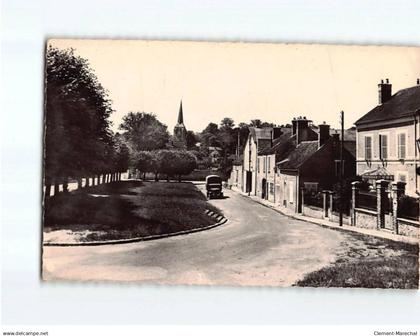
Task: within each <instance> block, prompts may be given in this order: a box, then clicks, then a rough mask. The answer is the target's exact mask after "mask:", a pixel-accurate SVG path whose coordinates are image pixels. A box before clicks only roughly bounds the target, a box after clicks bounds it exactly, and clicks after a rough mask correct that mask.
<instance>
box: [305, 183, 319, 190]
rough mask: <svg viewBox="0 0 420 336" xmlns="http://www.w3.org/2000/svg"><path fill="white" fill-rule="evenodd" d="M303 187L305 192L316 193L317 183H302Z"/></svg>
mask: <svg viewBox="0 0 420 336" xmlns="http://www.w3.org/2000/svg"><path fill="white" fill-rule="evenodd" d="M303 184H304V185H305V190H307V191H313V192H316V191H318V182H303Z"/></svg>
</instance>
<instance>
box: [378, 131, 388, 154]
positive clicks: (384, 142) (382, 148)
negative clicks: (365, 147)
mask: <svg viewBox="0 0 420 336" xmlns="http://www.w3.org/2000/svg"><path fill="white" fill-rule="evenodd" d="M379 157H380V159H381V160H386V159H387V158H388V136H387V135H385V134H379Z"/></svg>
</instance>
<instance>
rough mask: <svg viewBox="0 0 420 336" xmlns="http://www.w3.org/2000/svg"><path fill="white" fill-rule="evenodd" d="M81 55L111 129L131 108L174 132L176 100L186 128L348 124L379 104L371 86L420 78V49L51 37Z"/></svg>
mask: <svg viewBox="0 0 420 336" xmlns="http://www.w3.org/2000/svg"><path fill="white" fill-rule="evenodd" d="M49 43H50V44H52V45H54V46H56V47H59V48H67V47H73V48H74V49H75V52H76V54H78V55H80V56H82V57H84V58H87V59H88V60H89V62H90V65H91V67H92V69H93V70H94V71H95V73H96V75H97V76H98V79H99V81H100V82H101V83H102V85H103V86H104V87H105V88H106V89H107V90H108V91H109V92H110V97H111V99H112V101H113V107H114V109H115V111H116V112H115V113H114V114H113V115H112V116H111V119H112V121H113V123H114V127H113V128H114V130H117V128H118V125H119V124H120V122H121V119H122V117H123V116H124V115H125V114H126V113H128V112H129V111H140V112H141V111H145V112H153V113H154V114H156V115H157V117H158V119H159V120H161V121H162V122H163V123H165V124H166V125H167V126H168V129H169V131H170V132H172V130H173V127H174V125H175V123H176V120H177V114H178V108H179V102H180V100H181V99H182V101H183V108H184V122H185V125H186V127H187V129H190V130H193V131H201V130H202V129H203V128H205V127H206V126H207V124H208V123H209V122H216V123H219V122H220V120H221V119H222V118H224V117H231V118H233V119H234V120H235V122H236V123H239V122H242V121H244V122H249V121H250V120H251V119H257V118H258V119H261V120H264V121H270V122H274V123H277V124H285V123H288V122H290V121H291V119H292V118H293V117H296V116H306V117H307V118H308V119H311V120H313V121H314V122H315V123H316V124H318V123H320V122H322V121H326V122H327V123H329V124H330V125H331V126H332V127H338V123H339V111H340V110H344V112H345V120H346V123H345V126H346V128H347V127H350V126H352V125H353V123H354V122H355V121H356V120H357V119H358V118H360V117H361V116H362V115H363V114H365V113H366V112H368V111H369V110H370V109H372V108H373V107H374V106H376V105H377V103H378V93H377V84H378V83H379V81H380V80H381V79H385V78H389V79H390V81H391V83H392V84H393V93H395V92H397V91H398V90H400V89H402V88H406V87H410V86H414V85H415V82H416V78H419V77H420V48H415V47H395V46H393V47H388V46H387V47H379V46H372V47H370V46H369V47H367V46H332V45H298V44H296V45H295V44H265V43H230V42H223V43H215V42H170V41H136V40H130V41H129V40H50V41H49Z"/></svg>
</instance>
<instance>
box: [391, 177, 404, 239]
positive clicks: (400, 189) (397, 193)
mask: <svg viewBox="0 0 420 336" xmlns="http://www.w3.org/2000/svg"><path fill="white" fill-rule="evenodd" d="M404 193H405V182H392V184H391V197H392V224H393V227H394V233H395V234H398V200H399V199H400V197H401V196H402V195H404Z"/></svg>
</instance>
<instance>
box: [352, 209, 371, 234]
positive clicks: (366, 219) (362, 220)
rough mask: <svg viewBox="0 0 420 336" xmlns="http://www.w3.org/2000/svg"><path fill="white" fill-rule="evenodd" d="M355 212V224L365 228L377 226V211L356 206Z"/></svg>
mask: <svg viewBox="0 0 420 336" xmlns="http://www.w3.org/2000/svg"><path fill="white" fill-rule="evenodd" d="M354 212H355V217H356V223H355V224H356V225H355V226H357V227H360V228H365V229H376V228H377V216H376V211H371V210H366V209H360V208H356V209H354Z"/></svg>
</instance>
